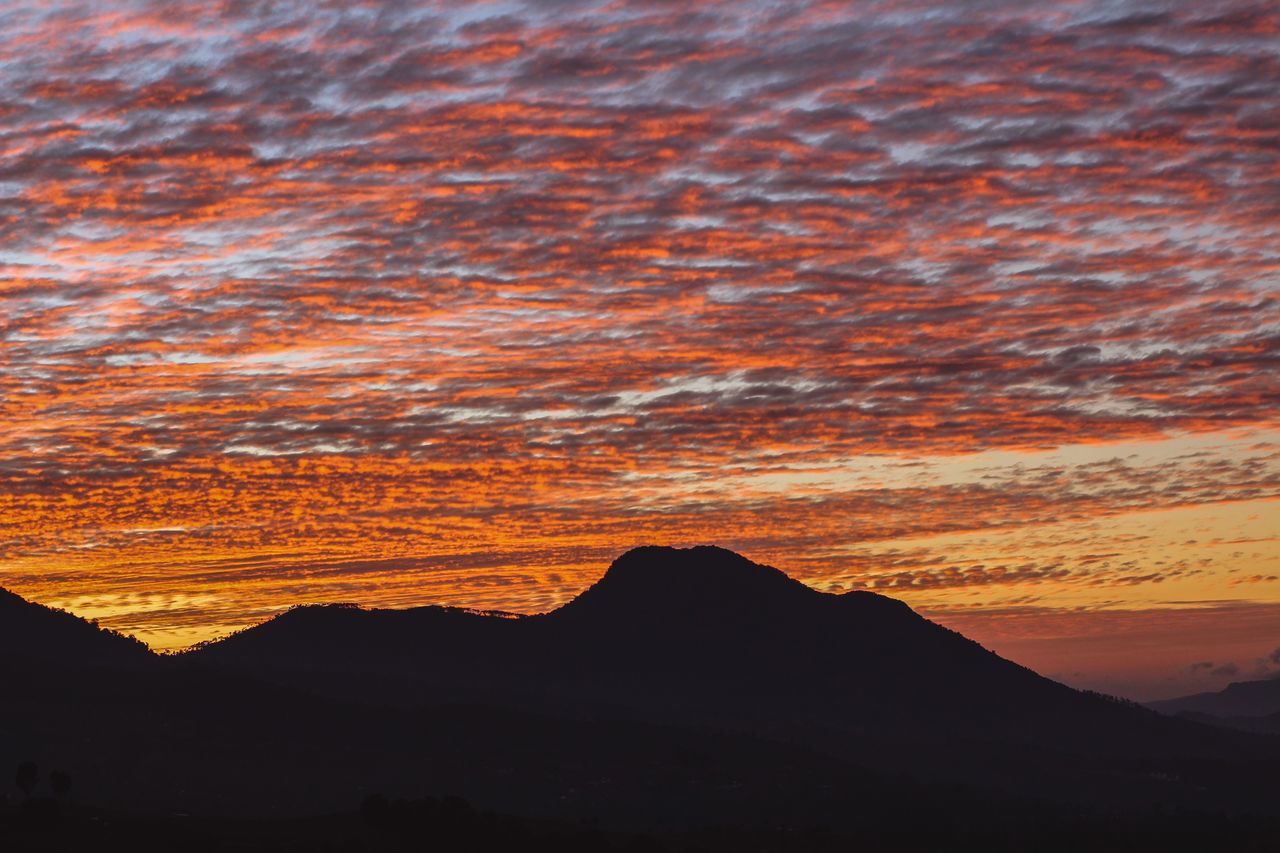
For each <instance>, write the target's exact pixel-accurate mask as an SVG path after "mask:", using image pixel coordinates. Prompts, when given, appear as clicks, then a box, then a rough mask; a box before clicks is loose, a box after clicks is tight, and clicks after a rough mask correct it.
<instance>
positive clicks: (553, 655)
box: [188, 546, 1241, 796]
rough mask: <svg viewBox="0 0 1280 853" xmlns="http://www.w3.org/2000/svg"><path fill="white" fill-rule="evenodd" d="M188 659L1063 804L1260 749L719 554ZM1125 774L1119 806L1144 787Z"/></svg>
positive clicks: (624, 567) (901, 608)
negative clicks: (741, 738) (526, 601)
mask: <svg viewBox="0 0 1280 853" xmlns="http://www.w3.org/2000/svg"><path fill="white" fill-rule="evenodd" d="M188 657H190V658H191V659H194V660H199V661H202V662H205V663H208V664H216V665H218V666H220V667H225V668H228V669H230V670H233V671H236V672H241V673H246V674H251V675H253V676H255V677H259V678H264V679H268V680H271V681H274V682H275V683H278V684H282V685H287V686H290V687H292V688H296V689H301V690H308V691H312V692H315V693H317V694H321V695H326V696H328V697H330V698H332V699H336V700H342V701H361V702H366V703H373V704H380V705H385V706H387V707H402V708H409V707H416V706H423V705H432V704H440V703H448V702H457V701H463V702H473V703H480V704H484V705H488V706H494V707H502V708H508V709H513V710H518V711H521V712H534V713H539V714H550V715H553V716H556V717H559V718H568V719H577V720H599V719H618V720H635V721H642V722H647V723H657V724H662V725H686V726H688V725H692V726H701V727H704V728H715V729H716V730H719V731H732V732H740V733H749V734H752V735H755V736H764V737H769V738H771V739H776V740H780V741H785V742H788V743H794V744H798V745H802V746H804V747H806V748H813V749H821V750H823V751H825V752H828V753H831V754H835V755H838V756H840V757H842V758H845V759H849V760H855V761H857V762H859V763H861V764H864V765H866V766H870V767H873V768H878V769H880V770H883V771H887V772H901V771H902V770H903V769H909V770H910V771H911V772H913V773H919V774H923V775H925V776H929V777H930V778H942V779H951V780H962V781H965V782H973V781H975V780H977V781H980V782H982V783H990V784H993V785H997V786H1004V787H1011V788H1023V787H1027V786H1030V787H1032V788H1034V789H1036V790H1042V791H1044V792H1046V793H1048V794H1051V795H1057V794H1059V793H1061V792H1063V791H1066V790H1068V789H1070V788H1072V787H1073V786H1078V775H1079V774H1080V773H1085V772H1090V773H1091V772H1093V770H1088V771H1086V770H1083V769H1081V762H1086V763H1089V762H1092V764H1091V766H1094V767H1095V769H1096V768H1097V767H1101V766H1102V765H1104V764H1105V765H1107V766H1111V765H1114V764H1115V763H1117V762H1120V763H1123V762H1129V763H1132V762H1142V761H1148V762H1150V761H1155V760H1163V759H1164V758H1165V757H1167V756H1170V755H1175V754H1176V755H1181V756H1184V757H1187V758H1195V759H1197V760H1218V759H1222V758H1224V757H1229V756H1233V755H1237V754H1239V749H1240V748H1241V747H1240V742H1239V741H1238V739H1236V737H1235V736H1234V733H1229V732H1225V731H1214V730H1212V729H1205V728H1204V727H1202V726H1193V725H1192V724H1190V723H1187V722H1185V721H1181V720H1176V719H1173V718H1168V717H1163V716H1161V715H1159V714H1156V713H1154V712H1152V711H1150V710H1147V709H1143V708H1139V707H1136V706H1133V705H1132V704H1126V703H1121V702H1118V701H1115V700H1110V699H1108V698H1105V697H1101V696H1098V695H1091V694H1086V693H1082V692H1080V691H1076V690H1073V689H1071V688H1068V687H1066V686H1064V685H1062V684H1058V683H1056V682H1053V681H1050V680H1048V679H1046V678H1043V677H1041V676H1039V675H1037V674H1036V673H1034V672H1032V671H1031V670H1028V669H1026V668H1024V667H1022V666H1019V665H1017V664H1015V663H1012V662H1010V661H1007V660H1005V659H1003V658H1000V657H999V656H997V655H996V654H994V653H992V652H990V651H988V650H986V649H984V648H982V647H981V646H980V645H978V644H977V643H974V642H973V641H971V640H968V639H966V638H965V637H963V636H961V635H960V634H957V633H956V632H954V631H951V630H948V629H946V628H943V627H941V626H939V625H937V624H935V623H933V622H930V621H928V620H926V619H924V618H923V617H921V616H919V615H918V614H916V613H915V612H914V611H912V610H911V609H910V608H909V607H907V606H906V605H905V604H903V603H902V602H900V601H896V600H894V599H890V598H886V597H884V596H881V595H877V594H875V593H872V592H867V591H854V592H846V593H843V594H832V593H824V592H820V591H817V590H814V589H812V588H810V587H808V586H805V585H804V584H803V583H800V582H799V581H796V580H794V579H792V578H790V577H788V576H787V575H786V574H784V573H783V572H781V571H779V570H777V569H774V568H770V567H767V566H763V565H759V564H756V563H753V562H751V561H750V560H747V559H746V558H744V557H742V556H740V555H738V554H735V553H733V552H731V551H727V550H725V549H721V548H714V547H707V546H703V547H696V548H688V549H676V548H665V547H652V546H650V547H643V548H637V549H635V550H632V551H629V552H627V553H626V554H624V555H622V556H621V557H619V558H618V559H617V560H616V561H615V562H614V563H613V565H612V566H610V568H609V570H608V571H607V572H606V573H605V574H604V575H603V576H602V577H601V578H600V580H599V581H597V582H596V583H595V584H594V585H592V586H591V587H590V588H588V589H587V590H585V591H584V592H583V593H581V594H580V595H579V596H578V597H576V598H575V599H573V600H572V601H570V602H569V603H567V604H565V605H564V606H562V607H561V608H559V609H557V610H554V611H551V612H549V613H545V614H539V615H534V616H524V617H512V616H510V615H509V614H500V615H489V614H483V613H475V612H470V611H462V610H456V609H449V608H440V607H428V608H416V609H413V610H401V611H379V610H364V609H361V608H356V607H351V606H329V607H302V608H296V609H294V610H291V611H289V612H287V613H285V614H282V615H280V616H278V617H276V618H274V619H272V620H269V621H268V622H266V623H264V624H262V625H259V626H257V627H254V628H251V629H248V630H246V631H242V632H240V633H239V634H236V635H234V636H232V637H229V638H226V639H224V640H221V641H218V642H214V643H209V644H206V645H204V646H202V647H201V648H198V649H194V650H192V651H191V652H189V653H188ZM1068 768H1069V769H1068ZM1099 772H1101V771H1099ZM1121 778H1122V777H1119V776H1113V778H1112V783H1114V784H1115V786H1116V789H1117V790H1116V791H1115V793H1116V794H1117V795H1125V794H1126V793H1129V792H1132V790H1137V789H1138V788H1141V787H1142V785H1141V784H1139V785H1136V786H1135V785H1131V784H1130V783H1131V782H1132V780H1131V779H1129V778H1128V777H1123V778H1124V781H1122V782H1121V781H1120V780H1121ZM1103 784H1104V783H1102V782H1099V783H1097V785H1095V789H1096V790H1095V793H1098V794H1099V796H1102V795H1103V789H1102V785H1103ZM1120 789H1124V790H1120ZM1109 795H1110V794H1107V796H1109Z"/></svg>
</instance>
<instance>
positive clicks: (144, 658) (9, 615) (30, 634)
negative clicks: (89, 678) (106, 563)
mask: <svg viewBox="0 0 1280 853" xmlns="http://www.w3.org/2000/svg"><path fill="white" fill-rule="evenodd" d="M0 649H5V650H6V651H7V653H6V654H5V655H3V656H2V657H0V660H2V661H3V662H4V664H6V665H9V666H13V665H15V664H19V663H22V664H24V665H25V664H31V663H35V662H38V663H39V664H40V665H41V666H44V667H48V666H50V665H63V666H72V667H76V668H83V667H85V666H124V667H138V666H148V665H150V664H151V663H153V662H154V659H155V655H153V654H152V653H151V651H150V650H149V649H148V648H147V647H146V645H144V644H143V643H141V642H139V641H138V640H135V639H134V638H133V637H129V636H126V635H124V634H119V633H117V632H115V631H110V630H107V629H106V628H101V627H99V626H98V625H97V623H96V622H88V621H86V620H84V619H81V618H80V617H79V616H76V615H74V614H72V613H68V612H66V611H65V610H55V609H53V608H50V607H44V606H43V605H40V604H34V603H32V602H30V601H27V600H26V599H24V598H22V597H21V596H19V595H16V594H14V593H12V592H9V591H8V590H6V589H3V588H0Z"/></svg>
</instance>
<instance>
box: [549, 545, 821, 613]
mask: <svg viewBox="0 0 1280 853" xmlns="http://www.w3.org/2000/svg"><path fill="white" fill-rule="evenodd" d="M814 595H820V593H817V592H815V591H814V590H812V589H810V588H808V587H807V586H805V585H804V584H802V583H800V582H799V581H797V580H793V579H792V578H790V577H788V576H787V575H786V574H784V573H783V572H781V571H779V570H777V569H775V568H772V567H770V566H763V565H760V564H759V563H753V562H752V561H751V560H748V559H747V558H746V557H743V556H742V555H740V554H736V553H734V552H733V551H729V550H727V549H725V548H718V547H716V546H713V545H698V546H695V547H692V548H672V547H666V546H658V545H646V546H642V547H639V548H633V549H631V550H630V551H628V552H626V553H625V554H623V555H622V556H621V557H619V558H618V559H616V560H614V561H613V564H612V565H611V566H609V570H608V571H606V572H605V573H604V576H603V577H601V578H600V580H598V581H597V582H596V583H595V584H593V585H592V586H591V587H590V588H588V589H587V590H586V591H584V592H583V593H582V594H581V595H579V596H578V597H577V598H575V599H574V600H573V601H571V602H569V603H568V604H566V605H565V606H564V607H562V608H561V610H562V611H566V612H569V613H582V612H587V611H591V612H599V613H609V614H613V615H618V614H620V613H636V614H652V613H655V612H665V613H668V614H674V613H677V612H682V611H683V612H689V613H706V612H715V611H723V610H725V609H732V610H737V611H741V610H744V609H748V610H754V609H762V608H771V607H777V606H778V605H779V604H780V603H781V602H784V601H787V600H794V599H796V598H799V597H805V596H810V597H811V596H814Z"/></svg>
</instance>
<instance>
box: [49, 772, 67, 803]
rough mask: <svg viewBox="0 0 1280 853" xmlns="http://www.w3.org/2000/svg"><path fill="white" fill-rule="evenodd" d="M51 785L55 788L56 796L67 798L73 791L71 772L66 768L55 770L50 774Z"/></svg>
mask: <svg viewBox="0 0 1280 853" xmlns="http://www.w3.org/2000/svg"><path fill="white" fill-rule="evenodd" d="M49 787H50V788H52V789H53V794H54V796H55V797H57V798H58V799H63V798H65V797H66V796H67V794H69V793H71V774H70V773H68V772H67V771H65V770H54V771H53V772H52V773H50V774H49Z"/></svg>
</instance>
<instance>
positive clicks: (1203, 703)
mask: <svg viewBox="0 0 1280 853" xmlns="http://www.w3.org/2000/svg"><path fill="white" fill-rule="evenodd" d="M1146 705H1147V707H1148V708H1153V709H1154V710H1156V711H1159V712H1161V713H1162V714H1173V715H1176V716H1179V717H1183V718H1185V719H1189V720H1196V721H1199V722H1204V723H1209V724H1211V725H1217V726H1228V727H1230V728H1234V729H1241V730H1244V731H1252V732H1268V733H1273V734H1280V675H1277V676H1273V677H1271V678H1265V679H1259V680H1256V681H1233V682H1231V683H1230V684H1228V685H1227V686H1226V687H1225V688H1223V689H1222V690H1217V691H1212V692H1206V693H1195V694H1192V695H1190V696H1180V697H1177V698H1175V699H1162V700H1160V701H1156V702H1148V703H1146Z"/></svg>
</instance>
